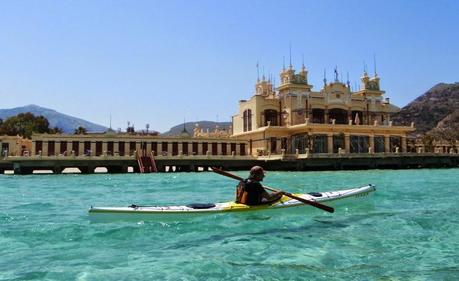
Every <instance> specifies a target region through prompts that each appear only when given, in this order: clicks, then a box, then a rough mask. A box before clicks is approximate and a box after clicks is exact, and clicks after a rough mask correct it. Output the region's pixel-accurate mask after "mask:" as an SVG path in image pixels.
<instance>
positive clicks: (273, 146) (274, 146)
mask: <svg viewBox="0 0 459 281" xmlns="http://www.w3.org/2000/svg"><path fill="white" fill-rule="evenodd" d="M270 143H271V150H270V151H271V153H276V152H277V139H276V138H271V139H270Z"/></svg>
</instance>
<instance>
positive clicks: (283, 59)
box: [282, 56, 285, 71]
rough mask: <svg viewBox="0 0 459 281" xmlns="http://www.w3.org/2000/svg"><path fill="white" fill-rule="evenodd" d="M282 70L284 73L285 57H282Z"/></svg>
mask: <svg viewBox="0 0 459 281" xmlns="http://www.w3.org/2000/svg"><path fill="white" fill-rule="evenodd" d="M282 70H284V71H285V56H282Z"/></svg>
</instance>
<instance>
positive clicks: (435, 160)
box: [0, 153, 459, 175]
mask: <svg viewBox="0 0 459 281" xmlns="http://www.w3.org/2000/svg"><path fill="white" fill-rule="evenodd" d="M155 163H156V166H157V169H158V172H198V171H207V170H209V168H210V167H212V166H217V167H222V168H224V169H226V170H248V169H250V167H252V166H253V165H260V166H263V167H264V168H265V169H267V170H272V171H314V170H358V169H407V168H444V167H458V166H459V154H434V153H429V154H427V153H424V154H417V153H400V154H396V153H391V154H348V155H336V154H313V155H306V156H305V155H270V156H264V157H252V156H218V157H212V156H210V157H209V156H203V157H201V156H199V157H198V156H169V157H167V156H159V157H157V158H155ZM67 168H73V170H74V171H77V172H78V171H79V172H81V173H82V174H91V173H94V172H95V171H96V169H97V168H105V169H104V170H105V171H106V172H108V173H127V172H129V171H132V172H140V170H139V166H138V163H137V160H136V158H135V157H133V156H123V157H120V156H98V157H96V156H82V157H72V156H47V157H40V156H31V157H7V158H4V159H2V160H0V173H1V174H3V173H5V171H14V174H18V175H27V174H32V173H34V172H35V173H36V172H37V171H52V172H53V173H55V174H60V173H62V172H63V171H64V170H65V169H67ZM76 169H78V170H76Z"/></svg>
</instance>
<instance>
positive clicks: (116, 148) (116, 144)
mask: <svg viewBox="0 0 459 281" xmlns="http://www.w3.org/2000/svg"><path fill="white" fill-rule="evenodd" d="M112 153H113V156H115V153H116V154H117V155H119V153H120V143H119V142H117V141H115V142H113V151H112Z"/></svg>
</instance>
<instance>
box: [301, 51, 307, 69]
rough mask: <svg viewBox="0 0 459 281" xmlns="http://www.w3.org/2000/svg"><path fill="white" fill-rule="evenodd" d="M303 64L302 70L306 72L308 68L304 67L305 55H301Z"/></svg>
mask: <svg viewBox="0 0 459 281" xmlns="http://www.w3.org/2000/svg"><path fill="white" fill-rule="evenodd" d="M301 64H302V66H301V69H302V70H303V71H305V70H306V67H305V66H304V54H301Z"/></svg>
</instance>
